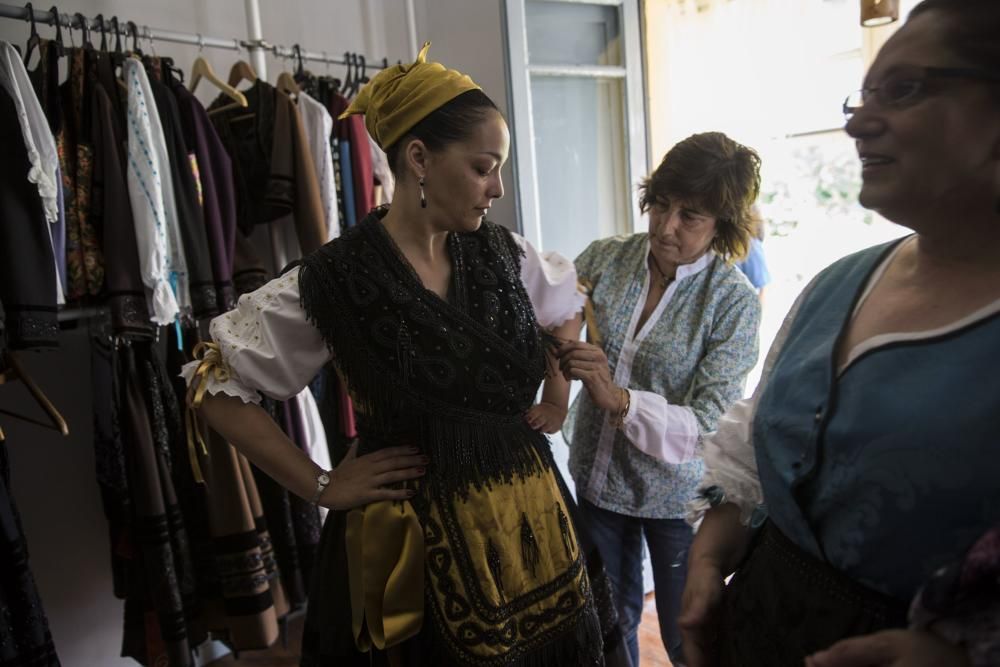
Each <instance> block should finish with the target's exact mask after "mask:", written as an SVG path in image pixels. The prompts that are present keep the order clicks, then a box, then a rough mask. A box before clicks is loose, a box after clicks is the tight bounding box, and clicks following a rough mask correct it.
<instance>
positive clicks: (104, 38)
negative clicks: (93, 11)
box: [94, 14, 108, 53]
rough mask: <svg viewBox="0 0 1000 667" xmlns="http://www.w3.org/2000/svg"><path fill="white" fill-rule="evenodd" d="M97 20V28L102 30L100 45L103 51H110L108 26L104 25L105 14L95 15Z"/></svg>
mask: <svg viewBox="0 0 1000 667" xmlns="http://www.w3.org/2000/svg"><path fill="white" fill-rule="evenodd" d="M94 20H95V21H97V29H98V30H100V31H101V44H100V46H99V47H98V48H99V49H100V50H101V51H102V52H104V53H107V52H108V28H107V26H106V25H104V14H98V15H97V16H95V17H94Z"/></svg>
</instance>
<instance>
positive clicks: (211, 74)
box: [188, 56, 249, 108]
mask: <svg viewBox="0 0 1000 667" xmlns="http://www.w3.org/2000/svg"><path fill="white" fill-rule="evenodd" d="M202 79H205V80H206V81H208V82H209V83H210V84H212V85H213V86H215V87H216V88H218V89H219V90H221V91H222V92H223V94H225V95H226V96H227V97H229V98H230V99H232V100H233V104H232V105H226V107H224V108H233V107H243V108H246V107H247V106H249V103H248V102H247V98H246V96H245V95H244V94H243V93H241V92H240V91H238V90H236V88H234V87H233V86H232V85H230V84H228V83H226V82H225V81H223V80H222V79H220V78H219V77H218V76H216V74H215V71H214V70H213V69H212V66H211V65H209V64H208V61H207V60H205V59H204V58H202V57H201V56H198V57H197V58H195V61H194V65H193V66H192V67H191V85H190V86H189V87H188V90H190V91H191V92H192V93H193V92H194V89H195V88H197V87H198V83H199V82H200V81H201V80H202Z"/></svg>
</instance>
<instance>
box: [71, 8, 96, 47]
mask: <svg viewBox="0 0 1000 667" xmlns="http://www.w3.org/2000/svg"><path fill="white" fill-rule="evenodd" d="M73 21H78V22H79V23H80V34H81V35H82V38H81V41H80V48H83V49H93V48H94V45H93V44H92V43H91V41H90V21H88V20H87V17H86V16H84V15H83V14H81V13H80V12H77V13H75V14H73ZM72 25H73V23H72V22H71V23H70V26H72ZM70 30H72V27H71V28H70Z"/></svg>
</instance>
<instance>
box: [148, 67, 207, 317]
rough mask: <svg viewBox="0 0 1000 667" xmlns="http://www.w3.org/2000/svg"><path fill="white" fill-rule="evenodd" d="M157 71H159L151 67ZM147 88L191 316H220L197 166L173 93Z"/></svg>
mask: <svg viewBox="0 0 1000 667" xmlns="http://www.w3.org/2000/svg"><path fill="white" fill-rule="evenodd" d="M153 71H155V72H159V71H160V68H158V67H156V68H153ZM150 88H151V90H152V91H153V97H154V98H155V100H156V110H157V113H158V114H159V116H160V124H161V126H162V127H163V136H164V139H165V140H166V147H167V156H168V159H169V163H170V165H169V166H170V176H171V179H170V180H171V182H172V183H173V186H174V187H173V190H174V203H175V207H176V211H177V224H178V226H179V228H180V237H181V241H182V243H183V245H184V264H185V268H186V269H187V274H188V289H189V292H190V295H191V314H192V315H193V316H194V318H195V319H200V318H203V317H213V316H215V315H218V314H219V303H218V299H217V297H216V292H215V280H214V277H213V275H212V264H211V260H210V258H209V248H208V238H207V235H206V229H205V219H204V216H203V214H202V207H201V201H200V196H199V185H198V181H196V180H195V174H196V171H195V170H196V169H197V163H196V162H194V163H193V162H192V160H191V154H192V153H191V151H190V149H189V147H188V146H187V144H186V142H185V140H184V130H183V128H182V127H181V122H180V109H179V108H178V106H177V99H176V98H175V97H174V93H173V90H172V89H171V88H170V87H169V86H167V85H166V84H164V83H161V82H160V81H151V82H150Z"/></svg>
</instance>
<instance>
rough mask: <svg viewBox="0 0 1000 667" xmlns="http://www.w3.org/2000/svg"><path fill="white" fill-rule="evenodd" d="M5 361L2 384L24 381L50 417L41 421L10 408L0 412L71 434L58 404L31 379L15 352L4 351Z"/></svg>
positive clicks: (0, 435) (1, 377) (0, 373)
mask: <svg viewBox="0 0 1000 667" xmlns="http://www.w3.org/2000/svg"><path fill="white" fill-rule="evenodd" d="M3 362H4V364H3V365H4V367H5V369H6V370H4V371H3V372H0V384H4V383H7V382H13V381H15V380H20V381H21V382H23V383H24V386H25V387H26V388H27V389H28V393H29V394H31V397H32V398H34V399H35V402H36V403H38V405H39V406H40V407H41V408H42V410H44V411H45V414H46V416H48V418H49V422H48V423H46V422H41V421H38V420H35V419H32V418H31V417H26V416H24V415H19V414H17V413H16V412H11V411H10V410H4V409H0V413H3V414H5V415H10V416H11V417H14V418H16V419H21V420H23V421H26V422H30V423H32V424H37V425H39V426H44V427H45V428H51V429H54V430H56V431H59V432H60V433H62V434H63V435H69V426H68V425H67V424H66V420H65V419H63V416H62V415H61V414H59V410H57V409H56V406H55V405H53V404H52V401H50V400H49V399H48V397H47V396H46V395H45V393H44V392H43V391H42V390H41V389H40V388H39V386H38V385H37V384H35V381H34V380H32V379H31V377H30V376H29V375H28V374H27V372H25V370H24V367H23V366H21V362H20V361H18V359H17V357H15V356H14V353H13V352H10V351H9V350H8V351H6V352H4V354H3ZM0 437H3V436H2V434H0Z"/></svg>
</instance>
